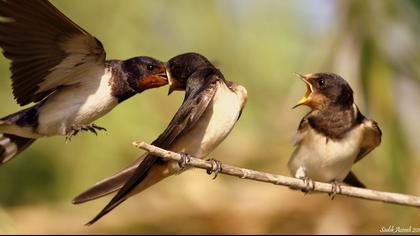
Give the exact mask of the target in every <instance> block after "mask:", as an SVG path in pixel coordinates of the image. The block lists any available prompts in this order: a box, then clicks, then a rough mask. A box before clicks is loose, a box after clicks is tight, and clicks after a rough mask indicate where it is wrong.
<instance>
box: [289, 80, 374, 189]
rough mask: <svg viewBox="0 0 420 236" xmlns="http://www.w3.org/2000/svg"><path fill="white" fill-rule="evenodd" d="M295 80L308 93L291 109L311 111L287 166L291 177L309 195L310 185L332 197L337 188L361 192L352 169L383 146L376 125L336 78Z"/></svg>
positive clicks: (303, 121)
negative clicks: (320, 185) (328, 189)
mask: <svg viewBox="0 0 420 236" xmlns="http://www.w3.org/2000/svg"><path fill="white" fill-rule="evenodd" d="M298 77H299V78H300V79H301V80H303V81H304V82H305V83H306V87H307V91H306V94H305V96H304V97H303V98H302V99H301V100H300V101H299V102H298V104H297V105H296V106H295V107H297V106H300V105H307V106H309V107H310V108H311V109H312V110H311V111H310V112H309V113H308V114H307V115H305V117H303V119H302V120H301V122H300V125H299V128H298V130H297V133H296V135H295V137H294V141H293V143H294V145H295V146H296V147H295V150H294V152H293V154H292V156H291V158H290V160H289V163H288V166H289V170H290V172H291V174H292V175H293V176H294V177H296V178H300V179H302V180H303V181H304V182H305V183H306V184H307V186H308V189H307V191H310V190H311V188H313V180H316V181H321V182H330V183H332V184H333V189H332V194H334V195H335V194H336V193H337V191H339V190H340V187H339V183H340V182H344V183H347V184H349V185H352V186H356V187H362V188H364V187H365V185H364V184H363V183H362V182H360V181H359V179H358V178H357V177H356V176H355V175H354V174H353V172H352V171H351V168H352V166H353V164H355V163H356V162H358V161H360V160H361V159H362V158H363V157H365V156H366V155H367V154H368V153H369V152H371V151H372V150H373V149H374V148H376V147H377V146H378V145H379V144H380V143H381V136H382V132H381V130H380V129H379V127H378V124H377V123H376V122H375V121H373V120H370V119H368V118H366V117H365V116H363V115H362V113H361V112H360V111H359V108H358V107H357V105H356V104H355V103H354V101H353V90H352V89H351V87H350V86H349V84H348V83H347V82H346V81H345V80H344V79H343V78H342V77H340V76H339V75H337V74H333V73H316V74H309V75H305V76H303V75H300V74H298ZM311 185H312V186H311Z"/></svg>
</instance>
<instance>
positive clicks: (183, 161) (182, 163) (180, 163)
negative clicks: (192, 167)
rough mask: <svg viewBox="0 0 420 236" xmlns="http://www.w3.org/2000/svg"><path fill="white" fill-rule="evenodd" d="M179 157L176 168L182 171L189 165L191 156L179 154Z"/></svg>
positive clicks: (183, 153)
mask: <svg viewBox="0 0 420 236" xmlns="http://www.w3.org/2000/svg"><path fill="white" fill-rule="evenodd" d="M180 155H181V159H180V160H179V161H178V166H179V168H180V170H181V171H182V170H184V169H185V167H186V166H187V165H188V163H190V161H191V155H190V154H188V153H185V152H181V153H180Z"/></svg>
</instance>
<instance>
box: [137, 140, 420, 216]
mask: <svg viewBox="0 0 420 236" xmlns="http://www.w3.org/2000/svg"><path fill="white" fill-rule="evenodd" d="M133 145H134V146H136V147H138V148H141V149H143V150H145V151H147V152H149V153H151V154H153V155H155V156H159V157H162V158H165V159H167V160H173V161H178V162H179V161H181V160H182V158H183V157H182V155H181V154H179V153H175V152H171V151H167V150H164V149H161V148H159V147H156V146H153V145H150V144H147V143H145V142H134V143H133ZM184 164H186V165H188V166H192V167H196V168H201V169H206V170H208V171H212V170H214V169H215V163H214V161H213V162H212V161H205V160H201V159H198V158H194V157H191V158H189V160H188V162H187V163H184ZM219 173H221V174H226V175H231V176H236V177H239V178H242V179H250V180H255V181H260V182H266V183H272V184H276V185H283V186H288V187H291V188H293V189H301V190H305V189H306V188H307V187H308V186H307V185H306V184H305V183H304V182H303V181H302V180H301V179H296V178H292V177H287V176H281V175H273V174H270V173H264V172H260V171H255V170H250V169H245V168H240V167H235V166H231V165H226V164H221V170H220V172H219ZM332 188H333V186H332V185H331V184H329V183H323V182H314V186H313V190H314V191H317V192H324V193H331V190H332ZM337 194H341V195H345V196H349V197H356V198H363V199H367V200H372V201H382V202H386V203H393V204H400V205H406V206H413V207H419V208H420V197H417V196H413V195H407V194H400V193H391V192H382V191H376V190H371V189H363V188H356V187H350V186H341V191H340V192H338V193H337Z"/></svg>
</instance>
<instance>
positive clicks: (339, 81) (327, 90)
mask: <svg viewBox="0 0 420 236" xmlns="http://www.w3.org/2000/svg"><path fill="white" fill-rule="evenodd" d="M296 75H297V76H298V78H300V79H301V80H302V81H303V82H305V83H306V94H305V96H304V97H303V98H302V99H301V100H300V101H299V102H298V103H297V104H296V105H295V106H294V107H293V108H296V107H298V106H300V105H307V106H309V107H310V108H311V109H313V110H322V109H324V108H326V107H329V106H341V107H348V106H351V105H352V104H353V90H352V89H351V87H350V85H349V84H348V83H347V82H346V81H345V80H344V79H343V78H342V77H341V76H339V75H337V74H333V73H316V74H308V75H301V74H296Z"/></svg>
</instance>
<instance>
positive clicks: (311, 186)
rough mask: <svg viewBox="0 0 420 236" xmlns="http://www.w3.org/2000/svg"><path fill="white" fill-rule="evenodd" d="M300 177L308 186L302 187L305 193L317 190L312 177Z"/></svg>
mask: <svg viewBox="0 0 420 236" xmlns="http://www.w3.org/2000/svg"><path fill="white" fill-rule="evenodd" d="M299 179H301V180H302V181H303V183H304V184H305V186H306V187H305V188H303V189H301V190H302V192H304V193H305V194H308V193H310V192H312V191H314V190H315V182H314V181H313V180H312V179H311V178H309V177H307V176H305V177H301V178H299Z"/></svg>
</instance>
